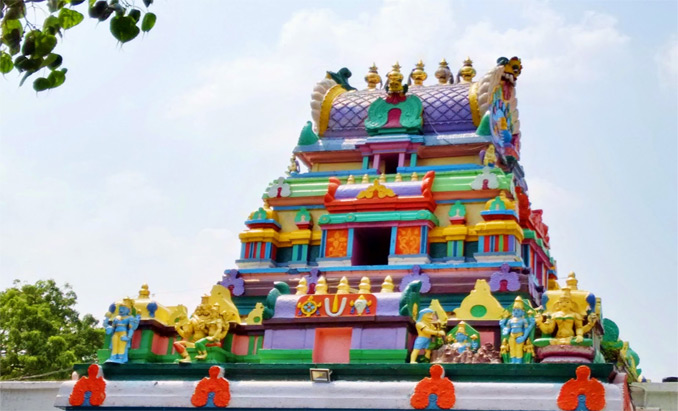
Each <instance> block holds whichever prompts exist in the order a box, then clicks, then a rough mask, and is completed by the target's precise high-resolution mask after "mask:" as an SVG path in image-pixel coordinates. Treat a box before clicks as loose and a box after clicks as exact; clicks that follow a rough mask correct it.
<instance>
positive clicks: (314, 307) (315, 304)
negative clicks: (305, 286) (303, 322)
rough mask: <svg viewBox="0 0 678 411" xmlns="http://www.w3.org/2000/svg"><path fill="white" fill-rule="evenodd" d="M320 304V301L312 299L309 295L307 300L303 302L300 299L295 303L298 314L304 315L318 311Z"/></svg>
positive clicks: (308, 315)
mask: <svg viewBox="0 0 678 411" xmlns="http://www.w3.org/2000/svg"><path fill="white" fill-rule="evenodd" d="M321 306H322V303H321V302H320V301H314V300H313V296H309V297H308V300H306V301H304V302H301V301H300V302H299V303H297V308H298V309H299V311H300V315H305V316H306V317H310V316H312V315H313V314H316V313H318V308H320V307H321ZM318 314H319V313H318Z"/></svg>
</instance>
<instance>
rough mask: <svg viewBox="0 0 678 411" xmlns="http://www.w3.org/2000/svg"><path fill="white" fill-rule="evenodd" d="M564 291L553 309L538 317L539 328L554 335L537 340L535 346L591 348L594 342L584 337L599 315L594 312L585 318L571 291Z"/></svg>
mask: <svg viewBox="0 0 678 411" xmlns="http://www.w3.org/2000/svg"><path fill="white" fill-rule="evenodd" d="M562 291H563V293H562V295H561V296H560V298H559V299H558V300H557V301H556V303H555V304H554V305H553V307H552V309H551V310H547V311H544V313H543V314H542V315H538V316H537V317H536V324H537V327H539V329H540V330H541V332H542V333H544V334H552V337H550V338H549V337H546V338H539V339H537V340H535V345H537V346H538V347H542V346H545V345H548V344H550V345H557V344H561V345H570V344H571V345H584V346H591V344H592V340H591V339H590V338H584V335H585V334H586V333H588V332H589V331H591V329H593V327H594V326H595V325H596V322H597V321H598V315H597V314H596V313H594V312H592V313H590V314H588V316H587V317H584V316H583V315H582V314H580V310H579V307H578V306H577V303H576V302H575V301H574V299H573V298H572V296H571V293H570V289H568V288H564V289H563V290H562ZM585 320H586V324H585V323H584V322H585ZM554 333H555V334H554Z"/></svg>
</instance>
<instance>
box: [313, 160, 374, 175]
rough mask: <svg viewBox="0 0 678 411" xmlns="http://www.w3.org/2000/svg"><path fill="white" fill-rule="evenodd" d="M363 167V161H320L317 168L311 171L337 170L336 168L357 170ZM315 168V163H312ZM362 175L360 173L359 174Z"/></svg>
mask: <svg viewBox="0 0 678 411" xmlns="http://www.w3.org/2000/svg"><path fill="white" fill-rule="evenodd" d="M362 167H363V163H361V162H355V163H320V164H318V168H317V169H316V170H313V171H338V170H359V169H361V168H362ZM314 168H315V164H314ZM361 177H362V175H361Z"/></svg>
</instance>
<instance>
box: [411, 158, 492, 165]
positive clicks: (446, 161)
mask: <svg viewBox="0 0 678 411" xmlns="http://www.w3.org/2000/svg"><path fill="white" fill-rule="evenodd" d="M450 164H480V158H479V157H478V156H459V157H435V158H418V159H417V167H424V166H447V165H450Z"/></svg>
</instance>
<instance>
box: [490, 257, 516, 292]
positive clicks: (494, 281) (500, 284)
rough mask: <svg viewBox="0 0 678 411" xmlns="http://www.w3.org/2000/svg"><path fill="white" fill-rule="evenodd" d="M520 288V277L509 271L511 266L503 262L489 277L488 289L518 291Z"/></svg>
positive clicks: (493, 290)
mask: <svg viewBox="0 0 678 411" xmlns="http://www.w3.org/2000/svg"><path fill="white" fill-rule="evenodd" d="M519 289H520V279H519V278H518V274H516V273H512V272H511V267H510V266H509V265H508V264H506V263H504V264H502V265H501V267H500V268H499V271H495V272H494V273H492V276H491V277H490V291H492V292H495V291H518V290H519Z"/></svg>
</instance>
